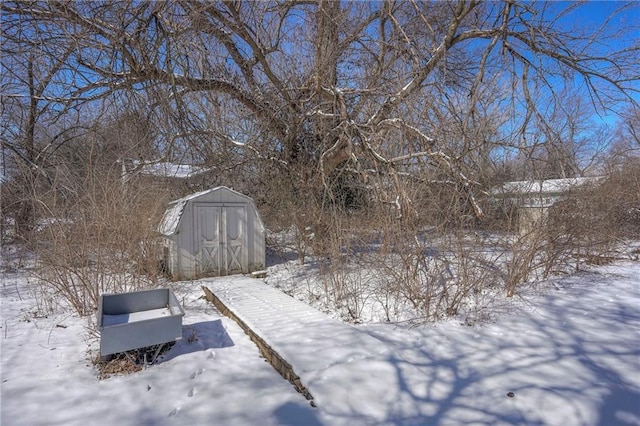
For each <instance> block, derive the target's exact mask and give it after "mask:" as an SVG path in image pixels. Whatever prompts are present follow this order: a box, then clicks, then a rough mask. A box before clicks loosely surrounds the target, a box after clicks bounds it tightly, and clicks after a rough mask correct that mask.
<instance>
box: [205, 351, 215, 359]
mask: <svg viewBox="0 0 640 426" xmlns="http://www.w3.org/2000/svg"><path fill="white" fill-rule="evenodd" d="M215 357H216V352H215V351H209V355H208V356H207V359H213V358H215Z"/></svg>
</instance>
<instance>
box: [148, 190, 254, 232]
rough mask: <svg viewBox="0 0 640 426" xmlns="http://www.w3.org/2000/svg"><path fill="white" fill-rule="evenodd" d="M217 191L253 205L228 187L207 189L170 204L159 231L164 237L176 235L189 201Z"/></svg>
mask: <svg viewBox="0 0 640 426" xmlns="http://www.w3.org/2000/svg"><path fill="white" fill-rule="evenodd" d="M217 191H228V192H231V193H233V194H234V195H236V196H238V197H241V198H244V199H246V200H247V201H248V202H250V203H253V200H252V199H251V198H249V197H247V196H246V195H244V194H241V193H239V192H238V191H234V190H233V189H231V188H227V187H226V186H217V187H215V188H211V189H207V190H205V191H200V192H196V193H193V194H190V195H187V196H186V197H183V198H179V199H177V200H173V201H172V202H170V203H169V206H168V207H167V210H165V212H164V216H162V220H161V221H160V225H158V231H159V232H160V233H161V234H162V235H166V236H170V235H173V234H175V233H176V231H177V230H178V225H179V224H180V219H181V218H182V213H183V212H184V208H185V206H186V205H187V203H188V202H189V201H192V200H195V199H197V198H200V197H203V196H205V195H207V194H211V193H213V192H217Z"/></svg>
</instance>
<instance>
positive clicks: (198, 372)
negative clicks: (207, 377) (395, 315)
mask: <svg viewBox="0 0 640 426" xmlns="http://www.w3.org/2000/svg"><path fill="white" fill-rule="evenodd" d="M202 373H204V368H201V369H200V370H198V371H194V372H193V373H191V375H190V376H189V378H190V379H195V378H196V376H199V375H201V374H202Z"/></svg>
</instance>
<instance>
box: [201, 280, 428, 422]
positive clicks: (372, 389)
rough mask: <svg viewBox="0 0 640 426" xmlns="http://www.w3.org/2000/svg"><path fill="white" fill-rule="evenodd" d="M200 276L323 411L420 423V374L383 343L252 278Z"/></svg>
mask: <svg viewBox="0 0 640 426" xmlns="http://www.w3.org/2000/svg"><path fill="white" fill-rule="evenodd" d="M200 282H201V283H202V285H203V287H206V288H208V289H209V290H210V291H211V292H212V293H213V294H214V295H215V297H216V298H217V299H218V300H219V301H220V302H221V303H222V304H223V305H224V306H225V307H226V309H228V310H229V311H231V313H232V314H233V315H234V316H236V317H237V318H238V319H239V320H240V321H241V322H243V323H244V324H245V325H246V326H248V327H249V328H250V329H251V330H252V331H253V332H254V333H255V334H257V335H258V336H259V337H260V339H262V340H263V341H264V342H265V343H266V344H267V345H269V346H270V347H271V348H272V349H273V350H274V351H275V352H277V353H278V354H279V355H280V356H281V357H282V358H284V360H285V361H286V362H287V363H289V364H290V365H291V367H292V369H293V371H294V372H295V374H296V375H298V376H299V377H300V381H301V383H302V385H303V386H304V387H305V388H306V390H307V391H309V393H310V395H311V396H312V397H313V400H314V403H315V404H316V405H317V406H318V407H319V408H321V409H322V411H323V412H324V413H326V414H329V415H331V416H337V417H339V418H342V419H349V418H351V419H358V422H359V423H360V424H362V423H363V420H365V419H366V420H365V421H364V423H372V424H374V423H375V424H381V423H385V422H393V423H394V424H397V423H398V421H400V422H402V423H405V422H412V420H415V421H418V422H419V420H418V419H419V418H420V417H421V413H420V406H421V405H424V400H423V401H421V403H418V402H419V400H421V399H422V398H419V395H416V393H415V391H416V390H417V389H418V388H422V389H424V386H418V382H420V381H422V382H424V376H425V374H424V373H423V372H421V371H420V370H419V369H418V368H416V367H415V366H413V365H412V364H409V363H407V362H402V360H400V359H397V357H395V356H394V355H393V353H392V351H391V350H390V349H389V347H388V346H387V345H386V344H384V343H383V342H382V341H380V340H378V339H377V338H375V337H372V336H371V335H369V334H366V333H364V332H362V331H360V330H358V329H356V328H354V327H352V326H350V325H348V324H345V323H342V322H340V321H337V320H334V319H331V318H329V317H328V316H327V315H325V314H323V313H321V312H319V311H317V310H316V309H314V308H312V307H310V306H309V305H307V304H305V303H302V302H300V301H298V300H295V299H293V298H291V297H289V296H287V295H286V294H284V293H282V292H281V291H279V290H277V289H275V288H273V287H269V286H268V285H266V284H264V283H262V282H261V281H259V280H255V279H251V278H239V277H234V278H233V279H224V278H216V279H205V280H201V281H200ZM412 382H413V383H412ZM381 383H384V384H385V386H380V384H381ZM416 397H418V398H416ZM423 397H424V396H423Z"/></svg>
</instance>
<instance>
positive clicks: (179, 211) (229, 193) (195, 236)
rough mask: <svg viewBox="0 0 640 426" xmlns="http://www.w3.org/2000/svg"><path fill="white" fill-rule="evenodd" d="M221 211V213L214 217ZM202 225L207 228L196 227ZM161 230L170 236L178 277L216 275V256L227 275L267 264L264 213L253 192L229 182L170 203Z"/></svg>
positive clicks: (172, 266) (170, 256) (172, 265)
mask: <svg viewBox="0 0 640 426" xmlns="http://www.w3.org/2000/svg"><path fill="white" fill-rule="evenodd" d="M216 212H218V213H216ZM197 214H198V215H200V216H198V217H197V216H196V215H197ZM217 214H220V217H219V218H214V217H213V216H215V215H217ZM203 215H204V216H203ZM207 215H211V216H212V217H211V218H209V217H208V216H207ZM227 216H228V217H227ZM203 226H204V227H206V228H207V229H198V228H199V227H200V228H202V227H203ZM212 227H213V228H216V227H217V228H218V229H209V228H212ZM160 231H161V232H162V233H163V234H164V235H165V237H166V238H167V239H168V240H169V242H168V243H167V247H168V250H169V254H168V259H167V265H168V267H169V269H170V272H171V275H172V276H173V277H174V279H192V278H197V277H199V276H205V275H217V274H218V271H217V270H216V268H214V265H213V263H215V262H218V259H219V264H220V265H219V266H220V271H219V272H220V274H223V275H226V274H228V273H239V272H242V273H250V272H253V271H257V270H261V269H264V266H265V229H264V225H263V223H262V220H261V219H260V215H259V213H258V211H257V209H256V207H255V204H254V203H253V201H252V200H251V199H250V198H249V197H247V196H244V195H242V194H240V193H237V192H235V191H233V190H231V189H229V188H226V187H218V188H214V189H211V190H208V191H203V192H200V193H196V194H192V195H190V196H188V197H184V198H182V199H180V200H176V201H174V202H172V203H170V205H169V208H168V209H167V212H166V213H165V219H163V222H162V223H161V225H160ZM238 233H240V234H241V235H236V234H238ZM217 234H220V235H217ZM229 234H231V235H229ZM206 256H212V257H211V258H209V257H206ZM213 259H215V262H213ZM238 265H240V267H238Z"/></svg>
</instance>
